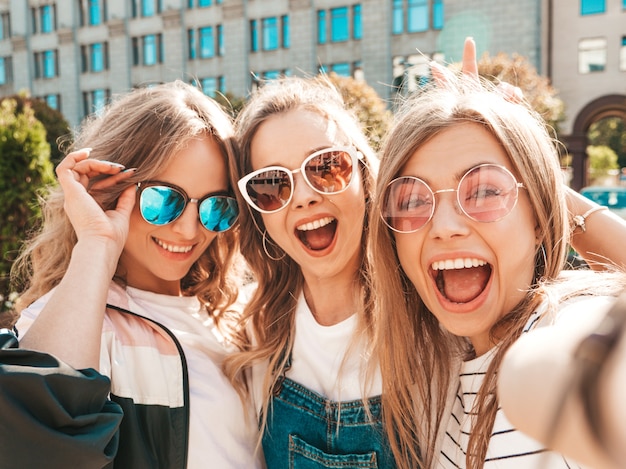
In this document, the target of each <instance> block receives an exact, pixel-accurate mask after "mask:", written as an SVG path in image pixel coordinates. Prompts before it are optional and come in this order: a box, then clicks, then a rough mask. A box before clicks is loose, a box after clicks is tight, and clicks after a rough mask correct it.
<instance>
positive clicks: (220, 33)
mask: <svg viewBox="0 0 626 469" xmlns="http://www.w3.org/2000/svg"><path fill="white" fill-rule="evenodd" d="M225 52H226V50H225V48H224V27H223V26H222V25H221V24H218V25H217V55H219V56H223V55H224V54H225Z"/></svg>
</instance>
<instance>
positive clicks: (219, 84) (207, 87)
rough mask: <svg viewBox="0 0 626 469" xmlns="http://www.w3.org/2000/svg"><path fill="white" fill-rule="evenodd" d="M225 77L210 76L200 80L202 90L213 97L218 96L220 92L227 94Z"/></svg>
mask: <svg viewBox="0 0 626 469" xmlns="http://www.w3.org/2000/svg"><path fill="white" fill-rule="evenodd" d="M224 83H225V81H224V77H222V76H219V77H208V78H203V79H202V80H200V86H201V88H202V92H203V93H204V94H206V95H207V96H210V97H211V98H217V95H218V94H225V93H226V90H225V89H224Z"/></svg>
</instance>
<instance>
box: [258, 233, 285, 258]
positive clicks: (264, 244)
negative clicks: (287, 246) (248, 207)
mask: <svg viewBox="0 0 626 469" xmlns="http://www.w3.org/2000/svg"><path fill="white" fill-rule="evenodd" d="M266 234H267V230H264V231H263V251H265V255H266V256H267V257H269V258H270V259H272V260H273V261H280V260H282V259H284V258H285V256H286V255H287V254H286V253H285V251H283V255H282V256H280V257H273V256H272V255H271V254H270V253H269V251H268V250H267V239H266V236H265V235H266ZM272 246H276V247H275V248H274V250H278V249H280V248H279V247H278V246H277V245H276V244H274V243H272Z"/></svg>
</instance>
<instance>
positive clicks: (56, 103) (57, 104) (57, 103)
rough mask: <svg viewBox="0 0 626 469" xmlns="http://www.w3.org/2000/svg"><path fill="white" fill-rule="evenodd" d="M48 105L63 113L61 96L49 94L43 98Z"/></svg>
mask: <svg viewBox="0 0 626 469" xmlns="http://www.w3.org/2000/svg"><path fill="white" fill-rule="evenodd" d="M43 100H44V101H45V102H46V104H47V105H48V106H49V107H50V108H52V109H54V110H55V111H59V112H60V111H61V95H59V94H47V95H45V96H44V97H43Z"/></svg>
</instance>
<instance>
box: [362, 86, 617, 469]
mask: <svg viewBox="0 0 626 469" xmlns="http://www.w3.org/2000/svg"><path fill="white" fill-rule="evenodd" d="M377 194H380V196H379V197H378V198H377V201H376V203H375V204H374V212H373V213H374V214H375V215H373V216H372V220H371V230H372V232H371V236H370V241H371V246H370V249H371V253H372V256H373V269H374V272H376V275H375V276H374V277H373V279H374V286H375V288H374V292H375V295H374V297H375V299H376V308H375V317H376V321H375V324H376V332H375V336H376V337H377V338H378V343H377V350H378V352H379V353H378V356H379V357H380V366H381V369H382V375H383V383H384V387H383V407H384V409H385V413H384V417H385V424H386V428H388V429H393V430H392V431H388V434H389V436H390V440H391V444H392V448H393V452H394V454H395V456H396V460H397V462H398V465H399V466H400V467H403V468H410V467H416V466H417V464H418V462H421V463H422V464H423V466H422V467H442V468H459V467H468V468H482V467H485V468H489V467H493V468H495V467H498V468H528V467H546V468H571V467H579V466H578V465H577V464H576V463H574V462H571V461H567V460H566V459H565V458H564V457H563V456H562V455H559V454H556V453H552V452H549V451H547V450H545V448H544V447H543V446H542V445H540V444H538V443H537V442H535V441H534V440H532V439H530V438H527V437H526V436H524V435H523V434H522V433H521V432H519V431H517V430H516V429H515V428H514V427H513V426H512V425H511V424H510V423H509V422H508V421H507V419H506V416H505V415H504V414H503V412H502V411H501V409H500V408H499V404H498V399H497V395H496V377H497V374H498V368H499V364H500V362H501V360H502V356H503V354H504V352H505V351H506V350H507V348H508V347H509V346H510V345H511V344H512V343H514V342H515V341H516V340H517V339H518V338H519V337H520V335H522V334H524V333H527V332H528V333H532V331H533V330H535V329H537V328H540V327H550V326H553V327H562V324H563V321H565V323H566V324H567V326H571V325H572V324H574V323H576V321H579V320H581V319H582V320H585V321H589V320H595V319H597V318H598V317H599V316H601V315H602V314H604V312H605V311H606V309H607V306H608V305H610V304H611V302H612V301H613V300H614V298H612V297H611V296H610V295H614V294H616V293H617V292H618V291H619V290H620V289H621V288H622V287H623V286H624V285H626V282H625V277H624V274H623V273H621V274H619V273H606V274H600V273H597V272H592V271H586V272H584V273H583V272H572V273H571V274H570V275H569V276H567V277H566V278H567V280H557V278H558V277H559V274H561V271H562V268H563V265H564V261H565V256H566V250H567V247H568V242H569V240H570V229H571V228H570V218H569V216H568V212H567V206H566V203H565V200H566V194H565V191H564V186H563V184H562V175H561V170H560V168H559V166H558V157H557V154H556V151H555V145H554V142H553V141H552V140H551V138H550V137H549V135H548V133H547V132H546V130H545V125H544V124H543V122H541V120H540V119H539V118H538V117H537V116H535V115H534V114H533V113H532V112H531V111H530V110H529V109H528V108H527V107H526V106H525V105H524V104H521V103H520V104H516V103H512V102H510V101H507V99H505V97H504V96H502V95H501V94H499V93H494V92H492V91H490V89H489V88H487V85H485V88H484V89H480V86H479V85H478V84H477V83H476V81H475V80H469V81H468V80H463V79H458V81H452V82H450V83H448V86H446V87H445V88H444V87H441V88H439V89H431V90H428V91H425V92H423V93H422V94H421V95H420V96H417V97H416V98H414V99H413V100H411V101H409V102H407V103H406V104H405V107H404V108H403V110H402V111H401V112H400V114H399V116H398V118H397V120H396V122H395V124H394V128H393V129H392V130H391V132H390V134H389V135H388V139H387V143H386V146H385V148H384V150H383V153H382V158H381V171H380V174H379V179H378V183H377ZM592 216H593V215H592ZM592 216H590V220H593V218H592ZM577 229H578V230H579V228H577ZM600 295H608V296H600ZM566 300H567V301H566ZM459 359H460V360H459ZM418 447H419V448H421V449H422V452H421V453H418V452H417V450H416V449H417V448H418ZM542 464H544V465H542Z"/></svg>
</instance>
